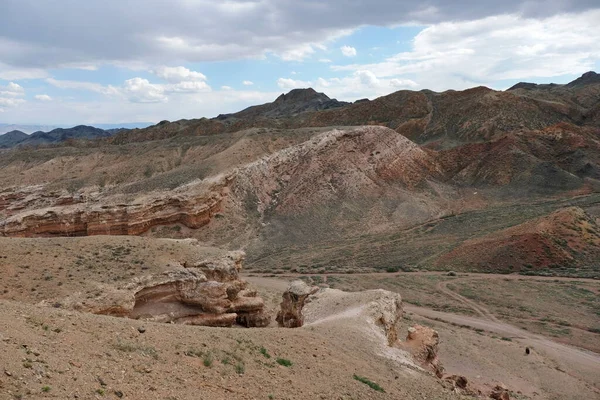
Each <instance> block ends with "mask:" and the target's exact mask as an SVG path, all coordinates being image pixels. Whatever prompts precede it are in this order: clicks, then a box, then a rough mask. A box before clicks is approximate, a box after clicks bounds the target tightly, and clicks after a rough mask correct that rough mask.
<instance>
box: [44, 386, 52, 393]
mask: <svg viewBox="0 0 600 400" xmlns="http://www.w3.org/2000/svg"><path fill="white" fill-rule="evenodd" d="M50 390H52V388H51V387H50V386H42V392H44V393H48V392H49V391H50Z"/></svg>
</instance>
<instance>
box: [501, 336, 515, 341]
mask: <svg viewBox="0 0 600 400" xmlns="http://www.w3.org/2000/svg"><path fill="white" fill-rule="evenodd" d="M500 339H501V340H504V341H506V342H512V339H511V338H509V337H506V336H502V337H501V338H500Z"/></svg>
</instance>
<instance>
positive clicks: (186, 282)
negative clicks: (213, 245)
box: [67, 252, 270, 327]
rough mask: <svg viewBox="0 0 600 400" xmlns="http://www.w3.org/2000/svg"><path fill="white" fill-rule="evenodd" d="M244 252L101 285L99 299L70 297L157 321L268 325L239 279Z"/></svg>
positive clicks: (98, 309) (76, 303)
mask: <svg viewBox="0 0 600 400" xmlns="http://www.w3.org/2000/svg"><path fill="white" fill-rule="evenodd" d="M243 258H244V253H243V252H230V253H228V255H227V256H226V257H224V258H221V259H215V260H204V261H200V262H195V263H190V264H189V265H188V264H185V265H184V266H181V267H180V268H177V269H174V270H171V271H167V272H164V273H162V274H157V275H149V276H144V277H141V278H136V279H134V280H133V281H132V282H131V283H129V284H127V285H125V286H123V287H120V288H110V287H104V288H101V289H102V290H101V293H100V296H98V297H96V298H94V299H78V298H77V296H74V297H73V298H71V299H69V301H68V302H67V304H68V305H69V306H70V307H72V308H76V309H80V310H84V311H89V312H93V313H96V314H106V315H114V316H120V317H129V318H136V319H146V320H151V321H156V322H171V323H178V324H188V325H205V326H221V327H230V326H232V325H235V324H237V325H242V326H246V327H261V326H267V325H268V324H269V322H270V317H269V315H267V314H266V313H265V311H264V301H263V299H262V298H261V297H259V296H258V295H257V293H256V292H255V291H252V290H249V289H248V288H247V283H246V282H245V281H243V280H241V279H240V278H239V275H238V273H239V270H240V269H241V267H242V261H243Z"/></svg>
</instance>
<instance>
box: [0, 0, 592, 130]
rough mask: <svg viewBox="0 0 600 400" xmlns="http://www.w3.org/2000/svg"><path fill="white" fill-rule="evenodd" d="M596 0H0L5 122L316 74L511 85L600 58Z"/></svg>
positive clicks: (180, 99)
mask: <svg viewBox="0 0 600 400" xmlns="http://www.w3.org/2000/svg"><path fill="white" fill-rule="evenodd" d="M599 43H600V3H599V2H598V0H571V1H569V0H529V1H522V0H504V1H497V0H453V1H448V0H351V1H350V0H327V1H323V0H310V1H307V0H256V1H252V0H226V1H214V0H169V1H167V0H163V1H158V0H121V1H105V0H86V1H81V0H60V1H59V0H57V1H50V0H42V1H40V0H0V55H1V56H0V122H2V123H19V124H25V123H27V124H57V125H58V124H60V125H69V124H71V125H72V124H79V123H86V124H94V123H125V122H134V121H149V122H157V121H159V120H163V119H169V120H175V119H180V118H198V117H202V116H207V117H212V116H215V115H217V114H219V113H225V112H233V111H237V110H240V109H242V108H244V107H246V106H248V105H252V104H258V103H264V102H268V101H272V100H273V99H274V98H275V97H276V96H278V95H279V94H281V93H282V92H287V91H289V90H290V89H293V88H296V87H309V86H311V87H313V88H315V89H317V90H318V91H322V92H325V93H326V94H328V95H329V96H330V97H335V98H338V99H340V100H346V101H353V100H356V99H359V98H365V97H368V98H374V97H377V96H380V95H384V94H388V93H391V92H393V91H396V90H400V89H412V90H420V89H425V88H427V89H433V90H438V91H442V90H446V89H464V88H467V87H472V86H478V85H485V86H488V87H492V88H495V89H505V88H507V87H509V86H511V85H512V84H514V83H516V82H518V81H523V80H526V81H532V82H558V83H564V82H568V81H570V80H572V79H574V78H575V77H577V76H579V75H581V73H583V72H586V71H589V70H600V45H599Z"/></svg>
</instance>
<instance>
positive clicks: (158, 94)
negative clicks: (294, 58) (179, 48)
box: [46, 70, 211, 103]
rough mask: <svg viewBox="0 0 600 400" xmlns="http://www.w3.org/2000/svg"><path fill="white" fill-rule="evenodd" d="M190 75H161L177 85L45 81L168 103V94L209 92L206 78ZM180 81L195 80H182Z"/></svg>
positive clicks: (134, 80)
mask: <svg viewBox="0 0 600 400" xmlns="http://www.w3.org/2000/svg"><path fill="white" fill-rule="evenodd" d="M187 71H188V72H191V74H188V73H187V72H185V71H183V70H178V72H174V71H168V72H165V73H163V74H162V76H163V77H165V79H166V78H168V79H169V80H171V81H172V82H177V83H166V84H161V83H151V82H150V81H149V80H148V79H145V78H140V77H135V78H131V79H127V80H126V81H125V82H123V85H121V86H114V85H102V84H99V83H95V82H81V81H70V80H58V79H54V78H48V79H46V82H48V83H49V84H50V85H52V86H55V87H57V88H60V89H74V90H87V91H91V92H95V93H100V94H102V95H105V96H109V97H113V98H115V97H121V98H126V99H128V100H129V101H131V102H134V103H164V102H167V101H169V98H168V96H167V95H168V94H170V93H174V94H177V93H200V92H209V91H211V87H210V86H209V85H208V84H207V83H206V82H204V80H202V79H206V77H205V76H204V75H202V74H200V73H197V72H194V71H189V70H187ZM180 79H196V80H187V81H186V80H184V81H180Z"/></svg>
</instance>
